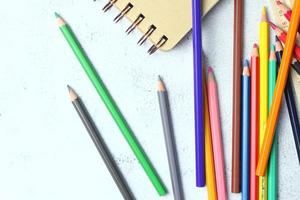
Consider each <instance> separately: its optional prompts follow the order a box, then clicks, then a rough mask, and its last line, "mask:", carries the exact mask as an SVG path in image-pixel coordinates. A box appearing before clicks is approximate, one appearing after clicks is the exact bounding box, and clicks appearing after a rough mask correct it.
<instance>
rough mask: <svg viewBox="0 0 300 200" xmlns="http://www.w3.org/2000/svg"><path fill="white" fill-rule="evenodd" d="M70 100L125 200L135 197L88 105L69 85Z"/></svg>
mask: <svg viewBox="0 0 300 200" xmlns="http://www.w3.org/2000/svg"><path fill="white" fill-rule="evenodd" d="M68 89H69V96H70V100H71V102H72V104H73V106H74V108H75V110H76V111H77V113H78V115H79V117H80V119H81V121H82V123H83V124H84V126H85V128H86V130H87V131H88V133H89V135H90V137H91V139H92V140H93V142H94V144H95V146H96V148H97V150H98V152H99V154H100V156H101V157H102V159H103V161H104V163H105V165H106V167H107V169H108V171H109V173H110V175H111V176H112V178H113V179H114V181H115V183H116V185H117V186H118V188H119V190H120V192H121V194H122V196H123V198H124V199H125V200H132V199H134V197H133V195H132V193H131V191H130V189H129V187H128V185H127V184H126V182H125V180H124V177H123V176H122V175H121V172H120V170H119V169H118V167H117V165H116V163H115V162H114V159H113V158H112V156H111V154H110V152H109V150H108V148H107V146H106V145H105V143H104V141H103V139H102V137H101V135H100V133H99V131H98V129H97V127H96V125H95V123H94V122H93V120H92V118H91V116H90V114H89V113H88V111H87V109H86V107H85V106H84V104H83V103H82V101H81V99H80V98H79V97H78V95H77V94H76V93H75V91H74V90H73V89H72V88H71V87H70V86H68Z"/></svg>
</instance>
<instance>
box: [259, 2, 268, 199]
mask: <svg viewBox="0 0 300 200" xmlns="http://www.w3.org/2000/svg"><path fill="white" fill-rule="evenodd" d="M259 48H260V50H259V54H260V55H259V58H260V61H259V62H260V69H259V70H260V72H259V77H260V78H259V84H260V89H259V113H260V116H259V149H261V147H262V143H263V139H264V129H265V125H266V121H267V118H268V65H269V24H268V19H267V12H266V8H265V7H264V8H263V10H262V16H261V22H260V34H259ZM267 190H268V180H267V176H262V177H259V187H258V191H259V196H258V198H259V200H267V198H268V197H267V195H268V193H267Z"/></svg>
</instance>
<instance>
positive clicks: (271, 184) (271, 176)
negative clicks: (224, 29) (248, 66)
mask: <svg viewBox="0 0 300 200" xmlns="http://www.w3.org/2000/svg"><path fill="white" fill-rule="evenodd" d="M268 76H269V78H268V79H269V83H268V85H269V86H268V87H269V90H268V91H269V94H268V97H269V98H268V107H269V110H270V109H271V105H272V100H273V95H274V90H275V85H276V79H277V65H276V55H275V46H274V45H273V46H272V49H271V52H270V59H269V75H268ZM277 140H278V139H277V136H276V135H275V137H274V141H273V146H272V150H271V154H270V160H269V169H268V199H269V200H275V199H277V149H278V144H277Z"/></svg>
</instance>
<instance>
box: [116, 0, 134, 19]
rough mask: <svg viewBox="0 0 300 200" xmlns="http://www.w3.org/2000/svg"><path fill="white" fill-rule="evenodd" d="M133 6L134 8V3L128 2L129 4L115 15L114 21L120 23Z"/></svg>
mask: <svg viewBox="0 0 300 200" xmlns="http://www.w3.org/2000/svg"><path fill="white" fill-rule="evenodd" d="M131 8H133V5H132V4H131V3H128V4H127V6H126V7H125V8H124V9H123V10H122V11H121V12H120V14H118V15H117V16H116V17H115V19H114V22H116V23H118V22H119V21H120V20H121V19H122V18H123V17H124V16H125V15H126V14H127V13H128V12H129V11H130V9H131Z"/></svg>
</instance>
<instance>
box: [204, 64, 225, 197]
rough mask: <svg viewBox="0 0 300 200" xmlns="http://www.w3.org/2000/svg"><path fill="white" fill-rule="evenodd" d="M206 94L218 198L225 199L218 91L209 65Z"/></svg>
mask: <svg viewBox="0 0 300 200" xmlns="http://www.w3.org/2000/svg"><path fill="white" fill-rule="evenodd" d="M207 95H208V107H209V116H210V122H211V134H212V142H213V152H214V161H215V171H216V183H217V194H218V200H225V199H227V191H226V177H225V163H224V153H223V144H222V131H221V121H220V111H219V103H218V91H217V83H216V80H215V77H214V74H213V70H212V68H211V67H209V68H208V76H207Z"/></svg>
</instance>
